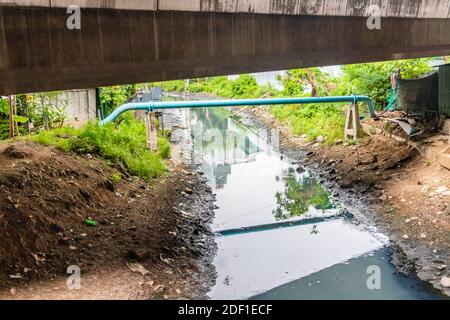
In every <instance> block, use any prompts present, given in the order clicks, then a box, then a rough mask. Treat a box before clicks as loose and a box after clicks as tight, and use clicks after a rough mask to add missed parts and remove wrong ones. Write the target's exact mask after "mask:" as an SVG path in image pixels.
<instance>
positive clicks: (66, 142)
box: [32, 114, 170, 180]
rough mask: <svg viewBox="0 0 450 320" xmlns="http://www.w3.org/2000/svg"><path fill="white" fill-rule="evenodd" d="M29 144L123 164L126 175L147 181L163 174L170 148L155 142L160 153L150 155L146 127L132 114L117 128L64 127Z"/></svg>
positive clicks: (92, 124) (160, 142)
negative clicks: (126, 171) (164, 160)
mask: <svg viewBox="0 0 450 320" xmlns="http://www.w3.org/2000/svg"><path fill="white" fill-rule="evenodd" d="M32 140H33V141H35V142H37V143H40V144H44V145H53V146H55V147H57V148H58V149H60V150H62V151H65V152H69V151H72V152H75V153H77V154H88V153H90V154H93V155H98V156H100V157H102V158H104V159H106V160H108V161H110V162H111V163H113V164H118V163H122V164H123V165H124V166H125V167H126V168H127V170H128V171H129V173H131V174H133V175H136V176H139V177H142V178H144V179H146V180H149V179H151V178H155V177H158V176H160V175H161V174H162V173H163V172H164V171H165V166H164V164H163V161H162V159H166V158H168V157H169V156H170V144H169V142H168V141H167V139H166V138H164V137H159V139H158V146H159V152H158V153H152V152H150V150H149V149H148V148H147V146H146V136H145V124H144V123H143V122H142V121H138V120H136V119H134V118H133V116H132V115H131V114H128V115H124V116H123V117H122V118H121V120H120V122H119V123H118V124H114V123H110V124H107V125H103V126H100V125H99V124H98V123H89V124H87V125H86V126H85V127H84V128H82V129H74V128H69V127H64V128H59V129H55V130H51V131H41V132H40V133H39V134H38V135H36V136H34V137H32Z"/></svg>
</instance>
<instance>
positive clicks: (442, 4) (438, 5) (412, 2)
mask: <svg viewBox="0 0 450 320" xmlns="http://www.w3.org/2000/svg"><path fill="white" fill-rule="evenodd" d="M374 4H375V5H378V6H379V7H380V8H381V15H382V16H383V17H410V18H447V17H450V0H108V1H105V0H0V5H14V6H38V7H54V8H67V7H68V6H69V5H79V6H81V7H83V8H112V9H117V10H120V9H126V10H167V11H201V12H228V13H262V14H289V15H325V16H367V15H369V7H370V5H374Z"/></svg>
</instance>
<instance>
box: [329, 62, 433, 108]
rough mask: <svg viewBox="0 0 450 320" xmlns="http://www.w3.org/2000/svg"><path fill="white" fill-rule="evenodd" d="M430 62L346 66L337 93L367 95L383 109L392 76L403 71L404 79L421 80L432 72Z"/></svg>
mask: <svg viewBox="0 0 450 320" xmlns="http://www.w3.org/2000/svg"><path fill="white" fill-rule="evenodd" d="M429 62H430V59H409V60H397V61H387V62H376V63H364V64H350V65H346V66H343V67H342V71H343V73H344V75H343V77H342V78H341V79H340V81H339V86H338V88H337V90H336V93H337V94H339V95H348V94H360V95H367V96H369V97H371V98H372V100H373V101H374V103H375V106H376V108H377V109H381V108H383V107H384V106H385V104H386V100H387V98H388V96H389V91H390V88H391V84H390V75H391V74H393V73H394V72H396V71H398V70H401V77H402V78H403V79H413V78H419V77H422V76H424V75H426V74H428V73H430V72H431V71H432V67H431V66H430V63H429Z"/></svg>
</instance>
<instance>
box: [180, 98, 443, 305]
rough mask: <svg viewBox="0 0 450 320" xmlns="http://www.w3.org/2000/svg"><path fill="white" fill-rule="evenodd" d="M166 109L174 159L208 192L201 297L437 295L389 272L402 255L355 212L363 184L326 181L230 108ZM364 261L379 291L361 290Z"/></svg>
mask: <svg viewBox="0 0 450 320" xmlns="http://www.w3.org/2000/svg"><path fill="white" fill-rule="evenodd" d="M184 98H186V97H184ZM171 113H172V115H171V116H174V114H175V118H178V119H179V120H180V119H181V124H179V123H178V124H176V127H177V128H176V130H174V131H173V135H174V137H175V140H178V141H184V142H183V143H180V145H181V148H180V150H179V151H180V153H181V155H182V157H183V158H184V160H185V161H190V162H191V163H193V164H194V166H196V167H197V168H198V169H197V170H198V171H200V172H202V174H203V175H204V176H205V177H206V178H207V180H208V184H209V185H210V186H211V188H212V190H213V192H214V194H215V195H216V205H217V208H216V209H215V217H214V220H213V226H212V228H213V230H214V231H215V232H216V243H217V247H218V249H217V254H216V256H215V258H214V263H213V264H214V267H215V270H216V281H215V283H214V285H213V286H212V287H211V288H210V291H209V292H208V297H209V298H212V299H233V298H234V299H235V298H238V299H248V298H255V299H265V298H277V297H279V298H283V299H297V298H301V299H343V298H344V299H345V298H356V299H379V298H382V299H383V298H384V299H439V298H442V297H441V296H440V295H438V294H437V293H436V292H434V291H433V290H431V287H429V286H427V284H426V283H424V282H422V281H420V280H419V279H418V278H417V277H416V275H415V273H414V272H411V273H409V275H408V276H405V275H401V274H400V273H399V272H398V269H397V268H396V266H395V265H393V264H392V263H391V260H395V261H397V262H398V261H402V262H403V263H397V265H398V266H405V265H408V263H404V262H405V261H409V260H408V259H404V256H403V255H401V254H399V252H402V251H401V250H398V248H399V247H398V246H396V245H395V243H393V242H390V241H389V239H388V238H387V237H386V236H385V235H384V234H383V233H382V232H381V231H382V229H377V228H375V227H374V225H375V224H374V223H373V222H374V221H375V219H374V216H375V215H372V213H371V212H365V211H364V210H363V208H364V202H365V200H364V199H361V198H362V196H361V195H364V190H362V189H357V188H353V187H351V186H346V187H345V188H344V187H342V186H339V187H334V186H333V184H332V183H333V181H335V180H336V179H333V178H331V177H330V178H329V180H330V181H328V180H327V179H328V176H325V174H324V173H323V172H322V170H320V169H319V166H320V165H324V162H322V163H321V161H320V160H319V161H314V160H313V159H314V158H313V154H309V157H306V154H308V153H310V150H305V149H301V150H300V149H298V148H297V147H295V148H292V147H291V148H288V146H289V143H290V141H289V140H287V139H285V138H283V137H282V139H281V145H282V146H281V148H278V147H279V146H277V145H276V143H274V142H275V140H276V138H275V137H271V136H270V134H269V133H268V132H267V130H266V129H267V127H268V125H266V124H263V123H262V122H261V121H255V120H256V118H255V116H254V115H251V116H250V115H248V114H245V113H243V112H242V111H240V112H239V117H240V119H239V120H236V116H235V115H236V114H237V110H226V109H214V110H212V109H197V110H186V111H173V112H171ZM178 122H179V121H178ZM267 124H269V126H270V123H267ZM264 132H266V133H264ZM268 134H269V135H268ZM407 153H408V152H405V153H402V152H401V153H399V157H400V158H403V159H404V157H405V154H406V155H407ZM345 189H347V190H346V192H344V191H342V190H345ZM341 191H342V192H341ZM341 200H342V201H341ZM366 207H367V205H366ZM367 208H368V209H369V207H367ZM399 257H401V259H400V258H399ZM373 264H376V265H378V266H379V267H380V272H381V274H380V275H381V278H382V279H383V280H382V281H383V286H382V288H381V290H370V289H369V288H368V284H367V277H368V274H367V270H369V269H370V268H372V267H373ZM370 270H371V269H370ZM336 280H337V281H336ZM330 288H332V289H331V290H330Z"/></svg>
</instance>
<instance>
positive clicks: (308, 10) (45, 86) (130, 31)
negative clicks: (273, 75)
mask: <svg viewBox="0 0 450 320" xmlns="http://www.w3.org/2000/svg"><path fill="white" fill-rule="evenodd" d="M374 4H375V5H378V7H379V8H380V11H379V15H380V16H381V29H379V30H377V29H375V30H370V29H369V28H367V17H368V16H369V15H370V14H371V13H373V11H372V8H371V5H374ZM69 5H78V6H80V7H81V29H80V30H69V29H68V28H67V26H66V22H67V19H68V17H69V16H70V14H68V13H67V7H68V6H69ZM449 17H450V0H108V1H105V0H0V94H3V95H6V94H12V93H25V92H35V91H48V90H59V89H74V88H88V87H96V86H102V85H113V84H123V83H138V82H148V81H159V80H171V79H180V78H193V77H203V76H211V75H221V74H237V73H247V72H256V71H269V70H280V69H289V68H298V67H308V66H322V65H333V64H344V63H356V62H368V61H378V60H389V59H401V58H410V57H426V56H437V55H448V54H450V19H449Z"/></svg>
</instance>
